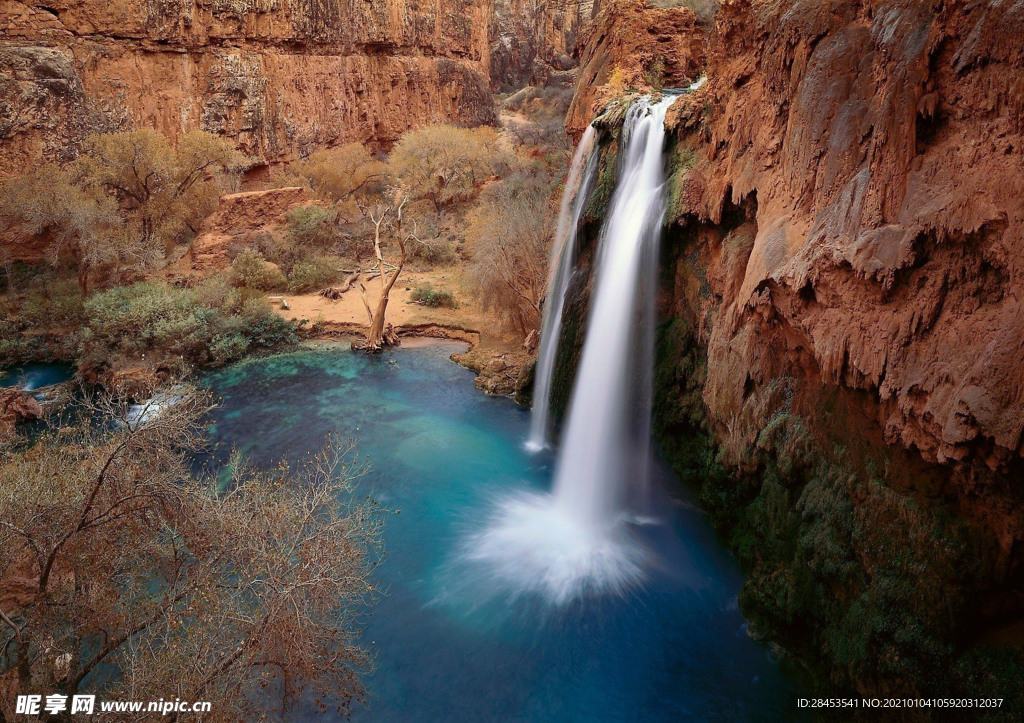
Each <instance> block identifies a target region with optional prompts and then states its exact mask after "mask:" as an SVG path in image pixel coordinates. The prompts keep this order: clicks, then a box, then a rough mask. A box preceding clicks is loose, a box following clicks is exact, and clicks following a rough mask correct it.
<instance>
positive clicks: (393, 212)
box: [352, 194, 419, 353]
mask: <svg viewBox="0 0 1024 723" xmlns="http://www.w3.org/2000/svg"><path fill="white" fill-rule="evenodd" d="M407 199H408V197H406V196H402V195H401V194H397V195H396V201H395V202H394V203H392V204H390V205H387V204H383V203H380V204H377V205H376V206H374V207H373V208H371V209H368V210H367V214H368V215H369V217H370V220H371V221H372V222H373V252H374V255H375V256H376V257H377V269H378V270H379V271H380V297H379V298H378V300H377V309H376V311H374V310H372V309H371V308H370V302H369V300H368V299H367V295H366V285H365V284H360V285H359V288H360V290H361V292H362V299H363V306H365V307H366V313H367V315H368V316H369V317H370V330H369V331H368V332H367V334H366V340H365V341H363V342H361V343H358V344H353V345H352V346H353V348H354V349H359V350H362V351H367V352H370V353H375V352H378V351H380V350H381V349H382V348H384V347H385V346H398V345H399V344H400V343H401V342H400V340H399V338H398V335H397V334H395V332H394V329H393V328H392V326H391V324H389V323H387V319H386V314H387V310H388V300H389V298H390V295H391V290H392V289H393V288H394V286H395V282H396V281H398V276H399V274H401V273H402V269H403V267H404V266H405V260H406V257H407V252H406V248H407V244H408V243H409V242H410V241H419V239H418V238H417V236H416V225H415V223H414V224H413V230H412V231H411V232H406V231H405V229H404V228H403V221H404V219H403V213H404V210H405V206H406V203H407ZM382 231H386V232H390V234H391V236H392V237H393V238H394V239H395V243H396V244H397V245H398V248H399V251H400V256H399V259H398V263H397V264H392V265H390V269H389V264H387V263H386V262H385V260H384V252H383V249H382Z"/></svg>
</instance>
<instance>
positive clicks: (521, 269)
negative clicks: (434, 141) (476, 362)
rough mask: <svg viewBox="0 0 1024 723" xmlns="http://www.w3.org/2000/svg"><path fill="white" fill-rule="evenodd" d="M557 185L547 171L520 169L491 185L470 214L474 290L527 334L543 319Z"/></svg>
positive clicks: (485, 301)
mask: <svg viewBox="0 0 1024 723" xmlns="http://www.w3.org/2000/svg"><path fill="white" fill-rule="evenodd" d="M554 191H555V188H554V183H553V181H552V179H550V178H548V177H545V176H544V175H543V174H528V173H517V174H514V175H512V176H510V177H509V178H507V179H505V180H504V181H502V182H500V183H496V184H493V185H491V186H488V187H487V188H486V189H485V190H484V192H483V193H482V194H481V198H480V203H479V205H478V206H477V207H476V208H475V209H474V210H473V211H472V212H471V213H470V215H469V219H468V221H469V229H468V234H467V235H468V237H469V239H470V244H469V248H470V252H471V254H472V267H471V279H472V283H473V287H474V291H475V293H476V294H477V295H478V296H479V298H480V301H481V303H482V304H483V307H484V308H485V309H490V310H493V311H495V312H496V313H498V314H499V315H500V316H501V317H502V318H503V319H504V321H505V322H506V323H508V324H510V325H511V326H513V327H515V328H517V329H519V330H520V331H522V333H524V334H526V333H528V332H529V330H530V329H534V328H536V327H537V326H538V325H539V323H540V315H541V300H542V299H543V298H544V293H545V290H546V288H547V271H548V252H549V247H550V240H551V219H552V217H553V215H554V212H553V209H552V206H551V198H552V194H553V192H554Z"/></svg>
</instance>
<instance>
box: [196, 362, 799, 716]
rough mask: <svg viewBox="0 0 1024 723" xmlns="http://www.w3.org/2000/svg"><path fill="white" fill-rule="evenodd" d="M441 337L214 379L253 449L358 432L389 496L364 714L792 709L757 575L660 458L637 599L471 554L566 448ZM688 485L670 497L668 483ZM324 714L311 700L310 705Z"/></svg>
mask: <svg viewBox="0 0 1024 723" xmlns="http://www.w3.org/2000/svg"><path fill="white" fill-rule="evenodd" d="M455 348H456V347H454V346H450V345H439V346H432V347H427V348H419V349H408V350H396V351H392V352H388V353H385V354H383V355H380V356H377V357H366V356H365V355H361V354H355V353H352V352H350V351H348V350H346V349H342V348H340V347H329V348H321V349H316V350H305V351H300V352H297V353H294V354H287V355H281V356H275V357H271V358H266V359H259V360H253V361H249V362H246V363H242V364H239V365H237V366H234V367H230V368H228V369H225V370H222V371H220V372H218V373H215V374H213V375H211V376H209V377H208V383H209V385H210V386H211V388H212V389H213V390H214V392H215V393H216V394H217V395H219V396H220V397H222V402H221V405H220V407H219V408H218V409H217V410H216V412H215V420H214V425H213V427H212V432H213V436H214V439H215V440H216V441H217V442H220V443H222V446H223V447H227V446H236V447H238V448H239V449H241V450H242V451H243V452H245V453H246V454H247V455H248V457H249V459H250V461H252V462H255V463H260V464H267V465H270V464H274V463H276V462H277V461H278V460H280V459H281V458H288V459H299V458H301V457H303V456H305V455H306V454H308V453H313V452H316V451H318V450H319V449H320V448H321V447H322V446H323V444H324V442H325V440H326V437H327V435H328V433H329V432H333V433H334V434H335V435H336V436H342V437H354V438H356V439H357V440H358V441H359V450H360V455H361V456H362V457H364V458H365V459H367V460H368V461H369V462H370V463H371V464H372V471H371V472H370V474H369V475H367V476H366V478H364V480H363V481H362V482H361V486H362V487H361V491H367V492H371V493H372V494H374V495H375V496H376V498H377V499H378V500H379V501H381V502H382V503H383V504H385V505H386V506H387V507H389V508H390V510H391V511H392V514H389V515H388V517H387V519H386V522H385V544H386V548H387V551H386V555H387V557H386V560H385V562H384V563H383V564H382V565H381V566H380V567H379V568H378V574H379V577H380V582H381V584H382V586H383V587H384V588H386V589H387V591H388V592H387V594H386V595H385V596H384V597H383V598H382V599H381V600H380V602H379V604H378V605H377V607H376V609H375V610H374V611H373V613H372V614H371V615H370V616H369V618H368V620H367V624H366V631H365V643H366V645H367V646H369V647H370V648H371V649H372V650H373V651H374V653H375V655H376V660H377V671H376V672H375V673H374V675H372V676H371V677H369V678H368V679H367V686H368V689H369V693H370V696H371V697H370V701H369V708H367V709H364V710H360V711H358V712H357V713H356V715H355V719H356V720H357V721H403V722H406V721H631V720H644V721H678V720H692V719H723V720H725V719H727V720H762V719H778V718H780V717H792V716H793V715H794V714H795V713H796V706H795V698H796V691H795V689H794V688H793V687H792V685H791V684H790V683H788V682H787V681H786V680H785V678H784V676H783V675H782V674H781V672H780V670H779V666H778V665H777V663H775V662H774V661H773V660H772V659H771V657H770V656H769V654H768V651H767V650H766V648H764V647H763V646H762V645H760V644H758V643H755V642H754V641H752V640H751V639H750V638H749V637H748V636H747V634H746V632H745V630H744V621H743V618H742V617H741V616H740V614H739V612H738V609H737V604H736V597H737V593H738V591H739V587H740V584H741V581H742V580H741V576H740V573H739V571H738V570H737V568H736V565H735V563H734V561H733V560H732V558H731V557H730V556H729V555H728V554H727V553H726V552H725V551H724V550H723V549H722V547H721V544H720V543H719V542H718V541H717V539H716V538H715V535H714V533H713V531H712V530H711V528H710V526H709V524H708V522H707V521H706V519H705V517H704V516H703V515H702V514H701V513H700V512H699V511H698V510H696V509H695V508H694V506H693V505H692V504H691V501H690V499H689V496H688V494H687V493H686V492H685V490H681V489H679V484H678V483H677V482H673V481H672V480H671V477H670V476H669V475H668V474H667V473H666V472H665V471H664V470H662V469H659V470H656V472H655V474H656V476H657V478H658V479H656V480H654V482H655V484H654V486H655V488H656V489H659V490H662V491H661V492H656V496H655V502H654V507H655V510H656V514H657V516H658V517H659V518H660V520H661V522H660V523H659V524H651V525H646V526H644V527H643V528H642V529H643V533H642V534H643V537H644V542H645V544H646V545H647V546H648V547H649V548H650V549H651V550H652V551H654V558H653V560H652V562H651V563H650V565H649V566H648V568H647V571H646V572H647V574H646V578H645V580H644V582H643V584H642V585H641V586H640V587H639V588H636V589H633V590H631V591H630V592H629V593H628V594H627V595H626V596H625V597H618V596H611V597H604V598H600V599H589V600H583V601H576V602H574V603H572V604H570V605H568V606H564V607H555V606H552V605H550V604H548V603H546V602H544V601H543V600H541V599H539V598H533V597H530V596H525V597H521V598H518V599H512V598H511V597H508V596H499V597H494V596H492V595H489V594H488V592H487V589H486V587H485V586H484V585H483V584H478V583H479V581H478V580H475V579H472V578H473V576H474V572H475V571H474V570H473V569H471V568H467V567H464V566H462V565H461V564H460V563H459V562H458V552H459V550H460V548H461V546H464V545H465V544H466V540H467V539H471V538H472V535H473V533H474V532H475V531H478V530H479V529H480V527H481V526H482V525H483V524H484V520H485V519H486V518H487V517H488V515H489V514H490V511H491V509H492V508H493V505H494V502H495V500H496V499H500V498H501V497H503V496H506V495H509V494H517V493H524V492H528V491H532V490H545V489H547V488H548V486H549V484H550V480H549V467H550V463H551V459H550V458H537V457H535V456H531V455H529V454H527V453H526V452H524V451H523V449H522V443H523V440H524V439H525V437H526V434H527V428H528V424H529V420H528V413H527V411H526V410H523V409H520V408H518V407H516V406H515V405H514V404H513V403H512V402H511V401H509V400H507V399H496V398H492V397H487V396H485V395H484V394H482V393H481V392H479V391H478V390H477V389H476V388H475V387H474V386H473V374H472V372H469V371H467V370H465V369H463V368H461V367H458V366H456V365H455V364H453V363H451V362H450V361H449V360H448V355H449V354H450V353H451V352H452V351H453V350H455ZM666 489H668V490H671V493H667V492H665V491H664V490H666ZM295 718H296V719H301V720H315V719H319V718H318V716H317V715H316V714H315V713H313V712H311V711H306V712H302V713H299V714H297V715H296V716H295Z"/></svg>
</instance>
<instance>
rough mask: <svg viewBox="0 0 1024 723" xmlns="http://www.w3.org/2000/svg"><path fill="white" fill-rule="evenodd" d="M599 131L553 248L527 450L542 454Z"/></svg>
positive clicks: (591, 135)
mask: <svg viewBox="0 0 1024 723" xmlns="http://www.w3.org/2000/svg"><path fill="white" fill-rule="evenodd" d="M596 138H597V131H596V130H595V129H594V127H593V126H587V130H586V132H585V133H584V134H583V138H582V139H580V145H579V148H577V149H576V155H575V156H574V157H573V159H572V167H571V168H570V169H569V177H568V178H567V179H566V182H565V191H564V192H563V193H562V206H561V208H560V209H559V212H558V225H557V227H556V229H555V243H554V246H553V247H552V249H551V273H550V275H549V278H548V293H547V297H546V301H545V303H544V319H543V322H542V324H541V335H540V351H539V352H538V354H537V366H536V368H535V372H534V383H533V410H532V416H531V418H530V436H529V438H528V439H527V442H526V448H527V449H529V450H531V451H535V452H536V451H540V450H541V449H544V448H545V447H547V446H548V444H549V439H548V432H549V429H548V426H549V422H548V412H549V409H550V406H551V378H552V376H553V375H554V371H555V357H556V356H557V352H558V341H559V339H560V338H561V336H562V311H563V309H564V308H565V295H566V292H567V291H568V290H569V282H570V281H571V280H572V275H573V266H574V264H575V262H576V229H577V226H578V225H579V222H580V216H581V215H582V214H583V207H584V206H585V205H586V203H587V199H588V198H589V196H590V191H591V189H592V188H593V185H594V178H595V177H596V174H597V154H596V153H594V152H593V151H594V141H595V139H596Z"/></svg>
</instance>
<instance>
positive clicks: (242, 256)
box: [231, 249, 285, 291]
mask: <svg viewBox="0 0 1024 723" xmlns="http://www.w3.org/2000/svg"><path fill="white" fill-rule="evenodd" d="M231 280H232V281H233V282H234V284H235V285H236V286H243V287H246V288H249V289H258V290H260V291H270V290H272V289H279V288H281V287H283V286H284V285H285V278H284V274H283V273H281V269H279V268H278V267H277V266H275V265H273V264H271V263H269V262H268V261H267V260H266V259H264V258H263V254H261V253H260V252H259V251H254V250H252V249H245V250H243V251H241V252H240V253H239V254H238V256H236V257H235V260H234V261H232V262H231Z"/></svg>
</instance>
